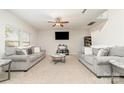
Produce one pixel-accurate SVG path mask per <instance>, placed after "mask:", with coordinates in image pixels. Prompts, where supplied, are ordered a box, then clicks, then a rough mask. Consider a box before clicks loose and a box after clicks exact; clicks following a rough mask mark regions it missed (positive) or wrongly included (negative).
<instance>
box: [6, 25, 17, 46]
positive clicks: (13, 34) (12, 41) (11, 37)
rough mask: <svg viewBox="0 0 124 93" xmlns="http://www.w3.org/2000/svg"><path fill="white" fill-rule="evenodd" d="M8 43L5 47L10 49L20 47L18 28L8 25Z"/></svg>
mask: <svg viewBox="0 0 124 93" xmlns="http://www.w3.org/2000/svg"><path fill="white" fill-rule="evenodd" d="M5 33H6V41H5V45H6V46H9V47H17V46H19V29H17V28H16V27H13V26H10V25H7V26H6V28H5Z"/></svg>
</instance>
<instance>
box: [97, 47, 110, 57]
mask: <svg viewBox="0 0 124 93" xmlns="http://www.w3.org/2000/svg"><path fill="white" fill-rule="evenodd" d="M108 54H109V49H107V48H106V49H103V48H101V49H100V50H99V51H98V54H97V56H108Z"/></svg>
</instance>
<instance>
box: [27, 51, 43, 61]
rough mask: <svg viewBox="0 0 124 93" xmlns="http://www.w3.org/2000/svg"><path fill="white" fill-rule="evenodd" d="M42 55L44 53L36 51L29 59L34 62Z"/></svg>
mask: <svg viewBox="0 0 124 93" xmlns="http://www.w3.org/2000/svg"><path fill="white" fill-rule="evenodd" d="M41 56H42V53H34V54H31V55H30V56H29V61H30V62H33V61H35V60H36V59H38V58H40V57H41Z"/></svg>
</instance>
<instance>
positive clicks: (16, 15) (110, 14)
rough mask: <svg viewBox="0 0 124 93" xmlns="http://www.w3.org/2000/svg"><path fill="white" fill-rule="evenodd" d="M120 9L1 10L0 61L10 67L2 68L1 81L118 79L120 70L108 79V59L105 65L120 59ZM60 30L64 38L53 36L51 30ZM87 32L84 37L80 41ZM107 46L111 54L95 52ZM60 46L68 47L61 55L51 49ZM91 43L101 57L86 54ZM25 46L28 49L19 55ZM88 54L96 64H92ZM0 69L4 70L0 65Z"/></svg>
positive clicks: (104, 81)
mask: <svg viewBox="0 0 124 93" xmlns="http://www.w3.org/2000/svg"><path fill="white" fill-rule="evenodd" d="M123 12H124V10H121V9H119V10H117V9H1V10H0V30H1V31H0V45H1V46H0V51H1V52H0V57H1V58H2V60H1V62H2V61H3V62H4V61H5V59H7V61H8V60H9V61H8V62H9V63H7V64H8V65H10V63H11V67H10V68H6V67H5V70H7V72H4V73H2V74H0V76H1V77H2V78H3V74H6V75H5V77H4V78H5V79H6V77H7V79H6V80H7V81H5V80H4V79H3V80H2V81H4V82H1V83H41V84H42V83H52V84H53V83H59V84H61V83H81V84H87V83H90V84H91V83H92V84H110V83H113V82H114V83H123V78H122V77H121V78H120V77H119V76H123V74H121V75H120V73H119V75H118V74H117V75H114V76H116V77H114V80H113V76H112V75H111V70H112V69H111V67H110V66H111V63H109V64H108V62H109V61H113V60H114V61H117V62H118V61H120V60H121V61H122V60H123V55H124V54H123V53H121V52H123V49H124V48H123V42H124V41H123V29H124V27H123V22H124V21H123V16H124V14H123ZM118 29H119V30H118ZM65 32H66V34H67V37H66V38H64V40H62V39H63V37H62V38H60V36H62V35H60V36H59V38H58V39H57V33H59V34H60V33H61V34H62V33H65ZM89 36H90V38H88V39H90V40H89V41H88V42H85V37H89ZM116 37H117V38H116ZM113 47H114V48H115V49H114V52H116V53H114V54H113V52H112V54H111V55H110V54H109V56H110V57H107V58H105V57H106V56H108V54H107V55H104V54H102V53H103V52H102V53H101V51H105V50H103V49H106V48H109V51H111V50H112V49H113ZM116 47H117V48H116ZM118 47H119V48H118ZM63 48H64V49H66V50H68V53H67V55H66V53H65V52H61V53H60V52H57V50H58V49H60V50H62V49H63ZM93 48H97V49H99V52H100V53H99V52H98V53H97V55H98V54H100V55H102V56H105V57H99V55H98V56H97V55H95V57H94V56H93V57H91V55H92V54H93ZM13 49H14V56H13ZM15 49H16V50H15ZM27 49H28V53H29V52H31V54H30V53H29V54H28V53H26V54H25V52H27ZM20 50H21V52H20ZM22 50H23V51H22ZM24 50H26V51H24ZM64 51H65V50H64ZM120 51H121V52H120ZM15 53H16V55H15ZM105 53H106V51H105ZM107 53H108V52H107ZM84 56H85V57H84ZM111 56H112V57H111ZM113 56H114V57H113ZM3 58H4V59H3ZM63 59H64V61H63ZM94 59H95V62H100V64H101V63H102V66H99V64H98V65H97V66H98V67H97V66H96V64H95V63H93V62H94ZM96 60H97V61H96ZM99 60H100V61H99ZM101 60H102V61H101ZM54 61H55V62H54ZM62 62H64V64H63V63H62ZM87 62H89V63H88V64H92V63H93V66H91V65H87ZM105 62H106V63H105ZM54 63H55V64H54ZM103 63H105V64H103ZM106 64H107V65H106ZM1 66H2V65H1ZM103 66H105V67H103ZM87 68H88V69H87ZM63 69H64V70H63ZM0 70H1V72H2V71H4V69H3V67H2V68H1V69H0ZM100 70H101V72H100ZM90 71H91V72H90ZM39 73H40V74H41V75H39ZM93 73H94V74H95V75H94V74H93ZM7 74H8V75H9V76H7ZM10 74H11V75H10ZM53 75H55V76H53ZM30 76H31V77H32V78H30ZM82 77H83V78H82ZM87 77H91V78H87ZM29 78H30V79H29ZM53 78H56V79H53Z"/></svg>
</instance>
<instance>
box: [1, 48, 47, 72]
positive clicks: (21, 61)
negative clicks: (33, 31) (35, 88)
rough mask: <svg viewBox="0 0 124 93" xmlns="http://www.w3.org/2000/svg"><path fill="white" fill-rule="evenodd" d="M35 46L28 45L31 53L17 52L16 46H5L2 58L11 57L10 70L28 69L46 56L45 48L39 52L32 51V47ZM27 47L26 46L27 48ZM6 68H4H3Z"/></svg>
mask: <svg viewBox="0 0 124 93" xmlns="http://www.w3.org/2000/svg"><path fill="white" fill-rule="evenodd" d="M35 47H37V46H32V47H30V48H31V50H32V53H31V54H27V55H25V54H17V53H16V52H17V48H14V47H6V51H5V55H4V56H3V58H4V59H11V60H12V65H11V71H28V70H29V69H30V68H31V67H33V66H34V65H35V64H37V63H38V62H40V61H41V60H42V59H43V58H45V56H46V51H45V50H40V52H39V53H34V52H33V49H34V48H35ZM27 49H28V48H27ZM4 69H6V68H4Z"/></svg>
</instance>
